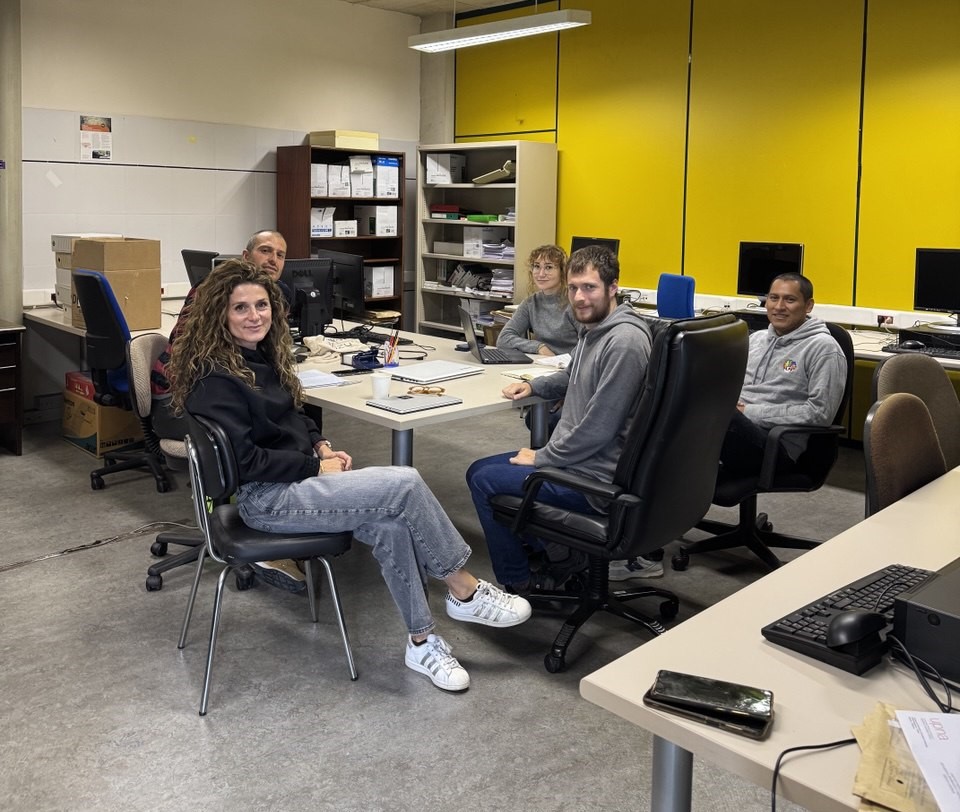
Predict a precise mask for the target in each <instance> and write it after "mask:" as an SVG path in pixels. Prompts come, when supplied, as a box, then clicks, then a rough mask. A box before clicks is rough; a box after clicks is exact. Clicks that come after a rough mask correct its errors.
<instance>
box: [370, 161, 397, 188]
mask: <svg viewBox="0 0 960 812" xmlns="http://www.w3.org/2000/svg"><path fill="white" fill-rule="evenodd" d="M373 171H374V182H373V192H374V195H375V196H376V197H400V159H399V158H392V157H390V156H389V155H377V156H376V157H375V158H374V159H373Z"/></svg>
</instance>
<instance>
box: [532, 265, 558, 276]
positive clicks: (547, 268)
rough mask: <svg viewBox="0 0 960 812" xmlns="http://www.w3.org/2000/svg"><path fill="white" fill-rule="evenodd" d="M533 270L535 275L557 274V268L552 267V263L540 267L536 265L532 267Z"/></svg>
mask: <svg viewBox="0 0 960 812" xmlns="http://www.w3.org/2000/svg"><path fill="white" fill-rule="evenodd" d="M531 269H532V270H533V272H534V273H535V274H551V273H556V271H557V266H556V265H551V264H550V263H547V264H546V265H540V264H536V263H535V264H534V265H533V266H531Z"/></svg>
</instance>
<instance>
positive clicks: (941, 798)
mask: <svg viewBox="0 0 960 812" xmlns="http://www.w3.org/2000/svg"><path fill="white" fill-rule="evenodd" d="M897 721H898V722H899V723H900V729H901V730H902V731H903V735H904V737H905V738H906V740H907V743H908V744H909V745H910V751H911V752H912V753H913V758H914V760H915V761H916V762H917V765H918V766H919V767H920V772H922V773H923V777H924V778H925V779H926V781H927V785H928V786H929V787H930V791H931V792H932V793H933V797H934V798H936V799H937V803H938V804H939V805H940V812H960V716H951V715H948V714H946V713H927V712H923V711H897Z"/></svg>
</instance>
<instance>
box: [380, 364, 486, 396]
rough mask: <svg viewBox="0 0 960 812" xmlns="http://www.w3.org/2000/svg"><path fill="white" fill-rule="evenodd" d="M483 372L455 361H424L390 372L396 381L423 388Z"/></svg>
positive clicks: (478, 368) (470, 365) (480, 368)
mask: <svg viewBox="0 0 960 812" xmlns="http://www.w3.org/2000/svg"><path fill="white" fill-rule="evenodd" d="M481 372H483V367H478V366H477V365H476V364H459V363H457V362H455V361H423V362H421V363H419V364H410V365H409V366H402V367H397V369H396V370H395V371H394V370H390V374H391V375H392V376H393V379H394V380H397V381H407V382H408V383H416V384H420V385H421V386H424V385H428V384H431V383H440V382H441V381H449V380H451V379H452V378H465V377H467V376H468V375H479V374H480V373H481ZM431 397H433V396H431Z"/></svg>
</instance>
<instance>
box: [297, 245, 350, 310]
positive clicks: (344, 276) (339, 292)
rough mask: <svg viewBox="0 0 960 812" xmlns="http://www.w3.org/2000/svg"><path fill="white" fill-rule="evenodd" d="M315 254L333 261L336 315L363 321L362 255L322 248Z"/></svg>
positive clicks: (334, 307)
mask: <svg viewBox="0 0 960 812" xmlns="http://www.w3.org/2000/svg"><path fill="white" fill-rule="evenodd" d="M317 256H318V257H326V258H328V259H330V260H331V262H332V263H333V309H334V312H335V313H336V315H337V316H339V317H340V318H341V319H351V320H352V321H365V320H366V318H367V307H366V304H365V303H364V299H363V297H364V293H363V257H362V256H359V255H358V254H344V253H342V252H340V251H327V250H325V249H322V248H321V249H319V250H318V251H317ZM289 261H290V260H287V262H289Z"/></svg>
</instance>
